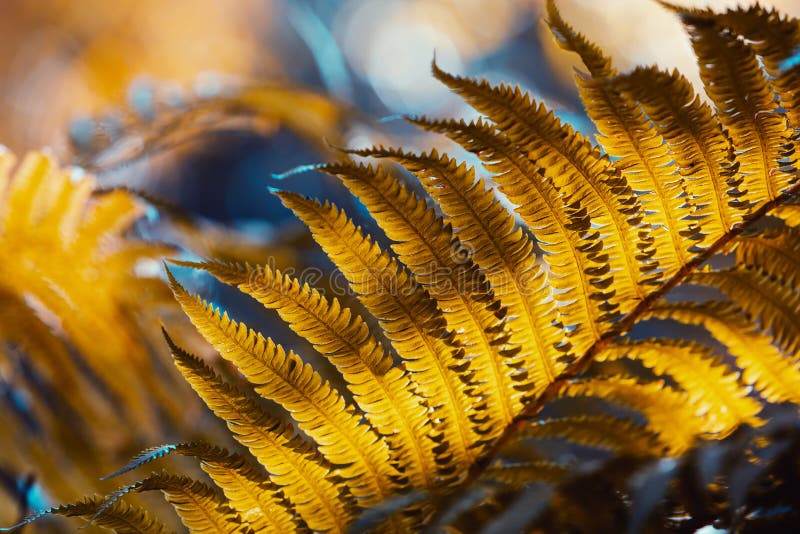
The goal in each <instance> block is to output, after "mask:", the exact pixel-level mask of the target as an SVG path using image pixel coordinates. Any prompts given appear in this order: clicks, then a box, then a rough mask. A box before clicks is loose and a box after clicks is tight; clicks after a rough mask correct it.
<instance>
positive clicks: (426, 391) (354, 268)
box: [278, 192, 486, 475]
mask: <svg viewBox="0 0 800 534" xmlns="http://www.w3.org/2000/svg"><path fill="white" fill-rule="evenodd" d="M278 196H279V197H280V198H281V200H282V201H283V203H284V204H285V205H286V206H287V207H288V208H289V209H291V210H292V211H294V213H295V214H296V215H297V216H298V217H299V218H300V219H301V220H302V221H303V222H304V223H305V224H306V226H308V227H309V228H310V229H311V232H312V234H313V235H314V239H316V240H317V242H318V243H319V244H320V245H321V246H322V248H323V250H324V251H325V253H326V254H327V255H328V257H330V258H331V260H332V261H333V262H334V263H335V264H336V265H337V266H338V267H339V269H340V270H341V271H342V273H343V274H344V276H345V278H347V280H348V282H349V283H350V285H351V287H352V288H353V290H354V291H355V293H356V294H357V295H359V298H360V300H361V302H362V303H363V304H364V306H365V307H366V308H367V310H369V312H370V313H371V314H372V315H374V316H375V317H376V318H378V319H379V320H380V322H381V325H382V328H383V330H384V332H385V334H386V336H387V337H388V338H389V339H390V340H391V342H392V345H393V346H394V348H395V350H396V351H397V353H398V354H399V355H400V356H401V357H402V358H403V360H404V365H405V366H406V367H407V368H408V369H409V370H410V371H411V372H412V373H413V377H414V381H415V382H416V383H417V384H418V385H419V388H420V389H419V390H420V393H421V394H422V395H424V396H425V397H426V398H427V399H428V403H429V404H430V406H431V408H433V409H434V410H435V412H436V416H437V417H438V418H440V419H441V424H440V425H438V427H437V428H438V429H439V430H440V432H439V434H438V435H436V436H434V439H435V440H436V441H437V443H440V447H439V448H438V449H437V450H438V451H439V452H438V457H437V462H439V463H440V464H441V465H442V469H443V470H444V471H445V472H446V473H447V474H448V475H451V474H452V473H453V470H454V469H455V466H456V465H465V464H467V465H468V464H469V463H471V461H472V460H473V459H474V458H475V456H476V454H475V451H474V450H473V449H472V448H471V447H472V445H473V444H474V443H475V442H477V441H480V440H481V439H482V431H481V430H480V429H479V428H478V425H479V424H480V422H481V421H482V420H483V418H484V417H485V415H484V412H485V410H486V406H485V403H484V404H483V405H481V404H479V402H480V399H479V398H477V397H476V396H475V394H474V393H473V392H472V391H471V384H470V382H471V373H470V370H469V363H468V362H465V361H463V358H464V357H463V349H462V348H461V347H460V346H459V345H458V344H457V343H455V342H454V340H453V336H452V334H450V333H448V332H447V330H446V329H445V328H444V326H445V324H444V318H443V317H442V314H441V311H439V309H438V308H437V307H436V303H435V302H434V301H433V300H432V299H431V298H430V296H429V295H428V293H427V292H426V291H425V289H424V288H423V287H422V286H420V285H419V284H418V283H417V282H416V280H414V279H413V278H412V276H411V275H410V274H409V273H408V272H407V271H406V270H405V269H404V268H402V267H400V265H399V264H398V263H397V262H396V261H395V260H394V259H393V258H392V257H391V256H389V255H388V254H387V253H385V252H383V251H382V250H381V249H380V247H379V246H378V245H377V244H376V243H374V242H373V241H372V240H371V239H369V238H368V237H365V236H364V235H363V234H362V233H361V231H360V230H359V229H358V228H356V227H355V226H354V225H353V223H352V222H351V221H350V220H349V219H348V218H347V217H346V215H345V214H344V213H343V212H342V211H340V210H339V209H337V208H336V207H335V206H333V205H332V204H328V203H326V204H324V205H321V204H319V203H317V202H315V201H312V200H309V199H305V198H303V197H302V196H300V195H297V194H292V193H286V192H282V193H279V194H278ZM468 386H469V387H468ZM474 421H477V422H474Z"/></svg>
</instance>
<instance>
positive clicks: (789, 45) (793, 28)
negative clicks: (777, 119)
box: [713, 5, 800, 128]
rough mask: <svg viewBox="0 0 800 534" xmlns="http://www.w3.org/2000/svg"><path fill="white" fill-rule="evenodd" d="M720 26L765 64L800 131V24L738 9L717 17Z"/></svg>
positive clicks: (769, 12) (757, 9)
mask: <svg viewBox="0 0 800 534" xmlns="http://www.w3.org/2000/svg"><path fill="white" fill-rule="evenodd" d="M713 18H714V20H716V21H717V23H718V24H720V25H722V26H724V27H727V28H731V30H732V31H733V32H735V33H737V34H739V35H741V36H742V37H744V38H745V39H747V43H748V44H749V45H750V46H751V47H752V48H753V50H755V52H756V54H757V55H758V56H759V58H760V59H761V61H762V62H763V65H764V69H765V70H766V72H767V74H768V75H769V79H770V83H771V84H772V86H773V87H774V88H775V91H776V92H777V93H778V96H779V97H780V104H781V107H783V108H784V109H785V110H786V114H787V116H788V118H789V123H790V124H791V126H792V127H794V128H799V127H800V93H799V91H800V89H798V88H800V65H797V64H795V63H791V61H790V60H791V59H792V57H793V56H794V55H795V54H796V53H797V49H798V47H800V22H799V21H798V20H797V19H796V18H794V17H788V16H783V15H781V14H780V13H779V12H778V11H776V10H775V9H774V8H764V7H762V6H759V5H754V6H749V7H747V8H743V7H738V8H735V9H730V10H728V11H726V12H724V13H719V14H714V16H713Z"/></svg>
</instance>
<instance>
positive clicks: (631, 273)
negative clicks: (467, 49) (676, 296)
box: [433, 64, 649, 313]
mask: <svg viewBox="0 0 800 534" xmlns="http://www.w3.org/2000/svg"><path fill="white" fill-rule="evenodd" d="M433 74H434V76H436V78H438V79H439V80H440V81H441V82H442V83H444V84H445V85H447V86H448V87H449V88H450V89H452V90H453V91H455V92H456V93H458V94H460V95H461V96H462V97H464V98H465V99H466V101H467V102H468V103H469V104H470V105H472V106H473V107H474V108H475V109H476V110H478V111H479V112H481V113H484V114H486V115H487V116H488V117H489V118H490V119H491V120H493V121H494V122H495V123H496V125H497V128H498V130H500V131H501V132H503V133H504V134H505V135H506V136H508V138H509V139H510V140H511V141H512V142H513V143H514V144H516V145H517V146H518V150H520V151H521V152H522V153H523V154H524V155H525V156H526V157H527V158H528V159H529V160H531V161H532V162H533V163H534V164H535V165H536V166H537V167H538V168H539V169H540V171H541V172H542V175H543V176H544V177H545V178H547V179H550V180H552V181H553V183H554V185H555V187H556V188H557V189H558V190H559V192H560V194H561V195H562V196H563V198H564V199H565V200H566V201H567V202H569V203H576V202H579V203H580V205H581V207H582V209H584V210H586V211H587V212H588V215H589V216H590V217H591V219H592V223H593V224H595V225H597V226H599V227H600V228H602V229H603V234H604V238H603V243H604V248H603V254H604V255H607V256H608V260H607V261H608V263H609V265H610V266H611V268H612V270H613V272H614V273H615V274H614V283H615V284H616V298H617V300H618V301H619V303H620V311H621V312H622V313H625V312H627V311H629V310H630V309H631V308H632V307H633V306H634V305H635V299H636V298H641V297H643V296H644V294H645V293H646V291H645V289H644V288H643V287H642V286H640V285H639V284H638V283H637V281H638V279H639V273H640V268H641V267H642V264H643V260H645V259H646V255H644V256H643V255H642V253H641V252H640V251H642V250H647V249H648V248H649V243H648V240H649V237H648V236H647V232H646V231H644V230H643V229H642V228H641V227H640V224H639V222H640V218H641V215H640V212H641V206H640V205H639V202H638V200H637V199H636V195H635V194H634V193H633V191H632V190H631V188H630V186H629V185H628V183H627V182H626V180H625V178H624V177H621V176H619V175H617V174H616V173H615V171H614V169H613V167H612V166H611V164H610V162H609V161H608V159H607V158H605V157H603V156H601V154H600V152H599V151H598V150H597V149H596V148H595V147H593V146H592V145H591V143H590V142H589V140H588V139H586V138H585V137H584V136H582V135H581V134H579V133H577V132H575V131H574V130H573V129H572V127H570V126H569V125H566V124H562V123H561V121H560V120H559V119H558V118H556V117H555V115H554V114H553V113H552V112H551V111H548V110H547V109H546V108H545V107H544V105H543V104H541V103H538V104H537V103H535V102H533V101H532V99H531V98H530V96H529V95H527V94H523V93H522V92H521V91H520V90H519V88H516V89H512V88H510V87H507V86H505V85H502V84H501V85H499V86H497V87H493V86H491V85H490V84H489V83H487V82H486V81H481V82H478V81H475V80H471V79H467V78H461V77H459V76H453V75H451V74H447V73H446V72H444V71H442V70H441V69H439V68H438V67H437V66H436V64H434V65H433Z"/></svg>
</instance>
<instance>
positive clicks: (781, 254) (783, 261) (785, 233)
mask: <svg viewBox="0 0 800 534" xmlns="http://www.w3.org/2000/svg"><path fill="white" fill-rule="evenodd" d="M731 248H732V249H735V250H736V263H737V265H742V266H746V267H751V268H758V269H761V270H763V271H764V272H765V273H768V274H769V275H770V276H774V277H776V278H778V279H780V280H781V282H783V283H784V284H788V285H790V286H792V287H795V286H796V282H797V281H798V277H800V230H797V229H796V228H792V227H787V228H780V229H773V230H766V231H763V232H760V233H758V234H751V235H745V236H741V237H739V238H738V239H736V240H735V241H734V242H733V245H732V246H731Z"/></svg>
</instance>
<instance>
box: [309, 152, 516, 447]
mask: <svg viewBox="0 0 800 534" xmlns="http://www.w3.org/2000/svg"><path fill="white" fill-rule="evenodd" d="M320 170H322V171H324V172H327V173H329V174H332V175H334V176H337V177H339V178H340V179H341V180H342V182H343V183H344V184H345V186H347V188H348V189H350V191H351V192H352V193H353V194H354V195H355V196H356V197H358V198H359V199H360V200H361V202H362V203H363V204H364V205H365V206H366V207H367V209H368V210H369V212H370V214H371V215H372V217H373V218H374V219H375V221H376V222H377V223H378V224H379V225H380V227H381V228H382V229H383V230H384V232H385V233H386V235H387V237H388V238H389V239H391V240H392V241H393V242H394V243H393V244H392V249H393V250H394V251H395V253H397V255H398V257H399V259H400V261H401V262H402V263H404V264H405V265H406V266H408V268H409V270H410V271H411V273H412V274H413V275H414V277H415V278H416V279H417V280H418V281H419V282H420V283H421V284H422V285H423V286H425V288H426V289H427V290H428V293H429V294H430V295H431V297H433V298H434V299H435V300H436V302H437V303H438V304H439V308H440V309H441V310H442V312H443V314H444V317H445V319H446V321H447V327H448V329H450V330H451V331H453V332H458V333H459V339H461V340H462V342H463V344H464V346H465V347H466V359H467V360H469V362H470V370H471V371H472V372H473V373H474V375H475V379H476V381H477V382H478V383H480V384H481V385H480V386H475V390H476V393H478V394H481V395H485V392H486V391H494V392H498V393H500V394H499V395H497V397H496V400H497V402H494V403H488V405H487V409H486V415H488V421H487V422H486V426H485V429H484V431H485V432H486V436H485V437H486V439H487V440H490V439H492V438H494V437H495V436H497V435H498V434H499V433H500V432H501V431H502V429H503V426H504V425H506V424H508V423H509V422H511V420H512V419H513V418H514V416H515V415H516V414H517V413H518V412H519V411H520V409H521V406H522V402H521V392H520V391H517V389H516V388H515V386H517V385H518V383H519V380H520V378H517V379H515V377H513V376H512V373H514V372H515V370H516V368H517V367H518V366H519V365H520V362H519V361H518V360H516V359H515V358H514V356H515V355H516V353H517V352H518V350H519V349H518V348H514V347H513V346H512V347H507V346H506V345H507V343H508V342H509V341H510V342H511V344H512V345H513V344H514V342H515V340H513V339H512V340H509V333H508V330H507V327H506V325H505V309H503V308H502V307H501V305H500V302H499V301H498V300H496V299H495V298H494V295H493V293H492V291H491V288H490V287H489V285H488V283H487V282H486V279H485V277H484V276H483V274H482V273H481V272H480V270H479V269H478V268H477V266H476V265H475V264H474V263H473V262H472V260H471V258H469V257H468V255H469V253H468V252H467V251H464V250H463V248H462V245H461V243H460V242H459V240H458V238H457V237H456V236H455V235H453V232H452V229H451V227H450V226H449V225H445V223H444V221H443V220H442V219H441V218H440V217H438V216H437V215H436V213H435V212H434V211H433V210H432V209H430V208H428V207H427V205H426V204H425V201H424V200H423V199H421V198H419V197H417V196H416V195H415V194H414V193H413V192H411V191H410V190H409V189H408V188H407V187H405V186H404V185H403V184H401V183H400V182H399V181H398V180H396V179H395V178H394V177H393V176H392V175H391V174H389V173H388V172H386V171H385V170H383V169H382V168H381V167H378V168H373V167H372V166H365V165H363V164H356V163H353V162H349V161H348V162H341V163H333V164H326V165H323V166H321V167H320ZM521 378H522V379H524V378H525V377H524V375H523V376H522V377H521ZM524 385H525V384H522V386H523V387H524Z"/></svg>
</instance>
